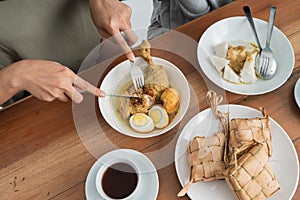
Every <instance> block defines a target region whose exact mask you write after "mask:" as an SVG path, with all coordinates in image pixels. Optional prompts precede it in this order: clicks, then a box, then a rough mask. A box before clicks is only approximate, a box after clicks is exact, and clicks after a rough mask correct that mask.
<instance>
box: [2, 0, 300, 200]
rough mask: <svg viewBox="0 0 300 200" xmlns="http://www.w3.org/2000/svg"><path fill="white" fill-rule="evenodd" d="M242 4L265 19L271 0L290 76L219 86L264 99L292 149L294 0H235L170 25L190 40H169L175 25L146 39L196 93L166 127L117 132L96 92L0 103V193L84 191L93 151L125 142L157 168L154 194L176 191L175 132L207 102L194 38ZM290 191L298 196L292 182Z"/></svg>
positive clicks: (250, 100)
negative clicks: (267, 83)
mask: <svg viewBox="0 0 300 200" xmlns="http://www.w3.org/2000/svg"><path fill="white" fill-rule="evenodd" d="M244 5H249V6H250V7H251V10H252V12H253V15H254V17H256V18H260V19H263V20H265V21H267V20H268V16H269V7H270V6H271V5H275V6H277V8H278V10H277V16H276V20H275V25H276V26H277V27H278V28H279V29H280V30H281V31H282V32H283V33H284V34H285V35H286V36H287V37H288V39H289V40H290V42H291V43H292V45H293V48H294V51H295V56H296V62H295V66H294V70H293V73H292V75H291V77H290V78H289V79H288V81H287V82H286V83H285V84H284V85H283V86H281V87H280V88H278V89H277V90H275V91H273V92H270V93H267V94H263V95H257V96H244V95H237V94H233V93H229V92H226V98H227V102H228V103H235V104H240V105H246V106H250V107H253V108H258V107H259V106H262V107H265V108H266V109H267V110H268V112H269V114H270V116H271V117H272V118H273V119H275V120H276V121H277V122H278V123H279V124H280V125H281V126H282V127H283V128H284V129H285V131H286V132H287V133H288V135H289V137H290V138H291V140H292V141H293V143H294V145H295V148H296V150H297V153H298V154H299V151H300V140H299V138H300V135H299V130H300V123H299V121H300V110H299V108H298V106H297V105H296V103H295V101H294V96H293V90H294V85H295V83H296V81H297V79H298V78H299V77H300V45H299V43H300V15H299V10H300V1H294V0H286V1H275V0H266V1H259V0H255V1H246V0H237V1H235V2H233V3H231V4H229V5H227V6H224V7H222V8H220V9H218V10H216V11H214V12H211V13H209V14H207V15H205V16H203V17H200V18H199V19H196V20H194V21H192V22H190V23H188V24H186V25H184V26H182V27H179V28H178V29H177V31H179V32H180V33H183V34H184V35H185V36H187V38H189V39H188V40H189V41H193V42H191V43H190V45H184V43H183V42H185V41H180V40H174V39H176V37H177V34H178V32H176V33H169V34H166V35H164V36H163V37H159V38H157V39H155V40H153V41H151V43H152V44H153V46H154V47H156V50H153V51H152V53H153V55H154V56H159V57H161V58H164V59H167V60H170V61H172V62H173V63H174V64H175V65H176V66H178V67H179V68H180V69H181V70H182V72H183V73H184V74H185V76H186V77H187V79H188V81H189V84H190V87H191V89H192V90H193V91H194V95H195V96H193V98H194V99H196V100H197V101H192V102H191V105H190V107H189V112H188V114H187V115H186V116H185V117H184V119H183V121H182V123H181V124H180V125H178V126H176V127H175V128H174V129H173V130H171V131H169V132H168V133H166V134H163V135H161V136H158V137H154V138H149V139H135V138H130V137H127V136H123V135H121V134H119V133H117V132H116V131H114V130H113V129H112V128H111V127H110V126H109V125H108V124H107V123H106V122H105V120H104V119H103V117H102V116H101V113H100V112H99V110H98V108H97V103H96V99H95V98H94V97H91V96H86V97H85V100H84V102H83V103H82V104H80V105H72V103H71V102H68V103H61V102H58V101H54V102H51V103H45V102H41V101H39V100H37V99H36V98H32V97H30V98H27V99H25V100H23V101H21V102H19V103H17V104H15V105H13V106H11V107H9V108H6V109H4V110H2V111H1V112H0V144H1V152H0V199H5V200H8V199H72V200H74V199H85V189H84V188H85V181H86V177H87V174H88V172H89V169H90V168H91V166H92V165H93V163H94V162H95V161H96V158H95V157H97V158H99V157H100V156H101V155H103V154H104V153H106V152H108V151H110V150H112V149H117V148H131V149H135V150H138V151H141V152H143V153H145V154H146V155H149V157H150V158H151V159H152V160H153V162H154V164H155V165H156V167H157V168H158V175H159V184H160V188H159V194H158V199H177V196H176V195H177V193H178V191H179V190H180V189H181V186H180V184H179V181H178V179H177V175H176V171H175V166H174V162H173V161H172V159H173V156H174V146H175V143H176V139H177V137H178V134H179V133H178V132H180V129H181V128H182V126H183V125H184V124H185V123H186V122H187V121H188V120H189V119H190V118H191V117H192V116H193V115H194V114H196V113H197V112H199V111H201V110H203V109H205V108H207V107H208V104H207V103H206V100H205V94H206V92H207V84H208V85H211V86H210V87H212V88H213V87H214V86H213V84H211V83H209V81H207V80H204V79H205V78H202V76H201V75H200V74H199V73H198V72H197V70H196V68H194V67H193V66H197V65H198V63H197V57H196V48H197V42H198V40H199V38H200V37H201V35H202V33H203V32H204V31H205V30H206V29H207V28H208V27H209V26H210V25H211V24H213V23H214V22H216V21H218V20H221V19H223V18H227V17H231V16H242V15H243V11H242V7H243V6H244ZM174 41H176V42H174ZM164 49H165V50H164ZM167 50H169V51H167ZM171 52H176V53H171ZM187 52H188V53H187ZM178 55H183V56H178ZM184 56H186V57H184ZM120 59H121V60H122V59H125V58H124V57H123V58H120ZM119 61H120V60H119ZM102 65H103V66H105V64H102ZM100 66H101V64H100ZM97 73H102V72H101V70H99V68H98V69H91V70H87V72H85V73H83V74H82V76H83V77H86V76H91V74H92V75H93V74H94V79H93V80H92V81H91V82H92V83H93V84H95V85H97V84H99V74H97ZM95 77H96V78H98V79H96V78H95ZM205 83H206V84H205ZM215 88H216V90H217V91H218V90H219V89H218V88H217V87H215ZM108 141H109V142H108ZM165 146H169V147H168V149H167V150H164V151H163V153H162V154H158V153H157V152H160V151H161V150H162V149H163V148H164V147H165ZM90 152H92V154H91V153H90ZM164 160H166V161H164ZM182 199H188V197H184V198H182ZM293 199H300V190H299V187H298V189H297V191H296V193H295V196H294V198H293Z"/></svg>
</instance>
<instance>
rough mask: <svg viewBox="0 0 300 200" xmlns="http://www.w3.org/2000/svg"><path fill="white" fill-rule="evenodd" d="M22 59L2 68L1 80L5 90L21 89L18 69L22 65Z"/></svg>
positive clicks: (20, 77) (12, 91) (14, 91)
mask: <svg viewBox="0 0 300 200" xmlns="http://www.w3.org/2000/svg"><path fill="white" fill-rule="evenodd" d="M23 62H24V61H18V62H15V63H13V64H11V65H9V66H8V67H6V68H5V69H4V70H3V81H4V85H5V86H6V89H7V91H9V92H11V93H14V94H15V93H17V92H19V91H21V90H23V89H24V88H23V86H22V81H21V80H22V73H20V72H19V71H20V70H19V69H21V68H20V67H22V63H23Z"/></svg>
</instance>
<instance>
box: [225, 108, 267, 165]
mask: <svg viewBox="0 0 300 200" xmlns="http://www.w3.org/2000/svg"><path fill="white" fill-rule="evenodd" d="M262 114H263V118H246V119H239V118H235V119H232V120H231V121H230V125H229V129H230V131H229V140H228V144H227V145H228V149H227V153H226V155H225V159H224V160H225V163H226V164H228V165H232V164H233V163H234V161H235V160H236V157H237V158H238V157H239V156H241V155H242V154H243V153H244V152H246V151H248V150H249V149H250V148H252V147H253V146H254V145H256V144H264V145H266V146H267V148H268V151H267V154H268V155H269V157H270V156H271V155H272V146H271V132H270V121H269V117H268V115H267V113H266V111H265V110H264V109H262Z"/></svg>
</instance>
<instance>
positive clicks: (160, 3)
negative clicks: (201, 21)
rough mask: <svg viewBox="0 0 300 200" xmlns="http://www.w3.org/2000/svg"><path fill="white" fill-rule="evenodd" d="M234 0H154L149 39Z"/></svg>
mask: <svg viewBox="0 0 300 200" xmlns="http://www.w3.org/2000/svg"><path fill="white" fill-rule="evenodd" d="M230 2H232V0H153V8H154V9H153V13H152V17H151V23H150V26H149V29H148V39H152V38H154V37H156V36H158V35H160V34H162V33H165V32H167V31H169V30H170V29H174V28H176V27H178V26H180V25H183V24H185V23H187V22H189V21H191V20H193V19H196V18H198V17H200V16H202V15H204V14H206V13H208V12H210V11H212V10H214V9H217V8H219V7H221V6H223V5H225V4H227V3H230Z"/></svg>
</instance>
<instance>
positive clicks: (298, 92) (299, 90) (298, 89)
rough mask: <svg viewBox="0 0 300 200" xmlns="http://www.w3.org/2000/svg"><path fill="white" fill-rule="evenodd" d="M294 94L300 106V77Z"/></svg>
mask: <svg viewBox="0 0 300 200" xmlns="http://www.w3.org/2000/svg"><path fill="white" fill-rule="evenodd" d="M294 96H295V100H296V103H297V105H298V107H299V108H300V78H299V79H298V81H297V82H296V85H295V88H294Z"/></svg>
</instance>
